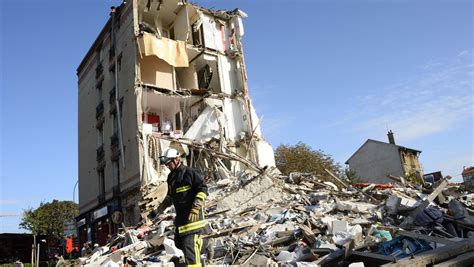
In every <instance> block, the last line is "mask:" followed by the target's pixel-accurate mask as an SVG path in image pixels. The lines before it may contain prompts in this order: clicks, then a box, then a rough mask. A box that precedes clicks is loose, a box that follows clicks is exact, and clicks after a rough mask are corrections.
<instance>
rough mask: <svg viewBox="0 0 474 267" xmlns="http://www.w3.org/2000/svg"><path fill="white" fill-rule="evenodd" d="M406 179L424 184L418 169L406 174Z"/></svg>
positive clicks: (416, 183)
mask: <svg viewBox="0 0 474 267" xmlns="http://www.w3.org/2000/svg"><path fill="white" fill-rule="evenodd" d="M405 180H406V181H407V182H409V183H411V184H415V185H421V184H423V177H421V174H420V173H419V172H418V171H415V170H411V171H409V172H408V173H406V174H405Z"/></svg>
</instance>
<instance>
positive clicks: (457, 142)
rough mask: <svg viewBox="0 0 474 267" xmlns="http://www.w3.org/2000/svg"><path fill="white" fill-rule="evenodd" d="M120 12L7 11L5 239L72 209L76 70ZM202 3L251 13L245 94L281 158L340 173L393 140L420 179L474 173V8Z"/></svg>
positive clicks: (99, 6) (78, 0)
mask: <svg viewBox="0 0 474 267" xmlns="http://www.w3.org/2000/svg"><path fill="white" fill-rule="evenodd" d="M119 3H120V1H113V0H102V1H97V0H67V1H66V0H43V1H36V0H2V1H0V12H1V13H0V27H1V28H0V39H1V40H0V62H1V65H0V82H1V83H0V87H1V95H0V98H1V109H0V116H1V117H0V126H1V131H0V139H1V143H0V150H1V154H0V177H1V184H0V215H1V217H0V232H18V231H22V230H19V229H18V227H17V226H18V222H19V220H20V217H19V216H18V215H21V213H22V211H23V210H24V209H27V208H30V207H32V208H36V207H37V206H38V205H39V203H40V202H41V201H45V202H48V201H51V200H52V199H60V200H72V199H73V189H74V185H75V183H76V180H77V172H78V171H77V147H78V144H77V77H76V68H77V66H78V65H79V63H80V61H81V59H82V58H83V57H84V55H85V54H86V52H87V50H88V49H89V47H90V45H91V44H92V42H93V41H94V40H95V38H96V37H97V35H98V33H99V31H100V30H101V29H102V27H103V25H104V23H105V22H106V20H107V19H108V14H109V7H110V6H112V5H117V4H119ZM197 3H199V4H201V5H203V6H205V7H214V8H216V9H233V8H236V7H239V8H241V9H242V10H244V11H245V12H246V13H248V15H249V17H248V18H247V19H245V20H244V26H245V36H244V49H245V60H246V63H247V70H248V77H249V83H250V93H251V96H252V98H253V103H254V105H255V107H256V109H257V112H258V114H259V116H261V118H262V127H263V132H264V135H265V137H266V139H267V140H268V141H269V142H270V143H271V144H272V145H273V146H274V147H276V146H278V145H279V144H282V143H283V144H295V143H296V142H298V141H302V142H305V143H307V144H309V145H310V146H312V147H313V148H315V149H322V150H324V151H325V152H326V153H329V154H331V155H333V156H334V158H335V159H336V161H338V162H341V163H343V162H345V160H346V159H347V158H348V157H349V156H350V155H351V154H352V153H353V152H354V151H355V150H356V149H357V148H358V147H359V146H360V145H361V144H362V143H363V142H364V141H365V140H366V139H368V138H370V139H376V140H381V141H386V139H387V137H386V132H387V129H391V130H393V131H394V132H395V138H396V141H397V143H398V144H400V145H404V146H407V147H411V148H415V149H419V150H422V151H423V152H422V154H421V162H422V164H423V167H424V170H425V172H431V171H437V170H441V171H442V172H443V174H445V175H452V176H454V178H455V180H457V181H460V180H461V177H460V173H461V171H462V167H463V166H467V165H474V157H473V155H474V144H473V136H474V122H473V113H474V102H473V98H474V96H473V92H474V88H473V86H474V85H473V84H474V81H473V79H474V78H473V77H474V74H473V71H474V67H473V55H474V47H473V40H474V38H473V37H474V36H473V32H474V29H473V27H474V26H473V25H474V21H473V20H474V19H473V17H474V14H473V13H474V11H473V10H474V6H473V2H472V1H467V0H465V1H464V0H450V1H447V0H446V1H437V0H430V1H421V0H413V1H407V0H400V1H393V0H392V1H391V0H389V1H377V0H372V1H362V0H361V1H348V0H345V1H337V0H333V1H329V0H327V1H310V0H307V1H281V0H277V1H263V0H262V1H250V0H244V1H204V0H202V1H197ZM76 200H77V196H76Z"/></svg>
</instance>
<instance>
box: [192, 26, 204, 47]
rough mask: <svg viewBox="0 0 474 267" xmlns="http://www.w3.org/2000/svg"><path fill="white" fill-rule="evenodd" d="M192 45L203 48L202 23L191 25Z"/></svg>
mask: <svg viewBox="0 0 474 267" xmlns="http://www.w3.org/2000/svg"><path fill="white" fill-rule="evenodd" d="M192 28H193V45H194V46H197V47H203V46H204V35H203V30H202V23H198V22H196V23H194V24H193V27H192Z"/></svg>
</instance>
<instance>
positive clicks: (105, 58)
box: [76, 0, 275, 244]
mask: <svg viewBox="0 0 474 267" xmlns="http://www.w3.org/2000/svg"><path fill="white" fill-rule="evenodd" d="M244 17H246V14H245V13H244V12H243V11H241V10H239V9H236V10H233V11H216V10H209V9H205V8H202V7H199V6H196V5H194V4H191V3H188V2H187V1H178V0H167V1H158V0H155V1H153V0H150V1H148V0H134V1H127V2H124V3H122V4H121V5H120V6H119V7H116V8H112V11H111V13H110V18H109V20H108V21H107V23H106V24H105V26H104V27H103V29H102V31H101V32H100V34H99V36H98V37H97V39H96V40H95V42H94V43H93V44H92V46H91V48H90V50H89V51H88V53H87V54H86V56H85V57H84V59H83V60H82V62H81V63H80V65H79V67H78V69H77V75H78V87H79V88H78V99H79V100H78V101H79V110H78V113H79V118H78V119H79V140H78V150H79V213H80V215H79V216H78V217H77V218H76V220H77V226H78V236H79V239H80V243H81V244H82V243H84V242H85V241H86V240H90V241H93V242H96V243H99V244H103V243H105V242H106V240H107V237H108V236H109V235H112V234H114V233H115V232H116V231H117V228H118V224H119V223H121V222H122V221H123V223H124V224H125V225H136V224H137V223H138V222H139V221H140V220H142V219H143V218H142V217H143V216H142V210H141V207H140V201H141V200H142V199H143V195H144V192H145V191H146V190H148V189H149V188H150V187H153V186H155V185H159V184H162V183H163V182H164V181H165V180H166V175H167V170H166V168H163V167H162V166H160V164H159V155H160V154H161V152H162V151H163V150H165V149H166V148H168V147H174V148H176V149H178V150H179V151H181V152H182V154H184V155H186V157H185V160H186V162H187V164H188V165H191V166H194V167H197V168H199V169H201V170H202V171H203V173H204V174H205V175H206V177H213V178H215V179H219V178H223V177H227V176H238V175H241V174H242V173H245V172H247V171H248V170H249V169H255V170H257V169H259V168H262V167H264V166H274V165H275V162H274V156H273V150H272V147H271V146H270V145H269V144H268V143H267V142H266V141H265V140H264V139H263V137H262V133H261V130H260V126H259V121H258V117H257V115H256V112H255V110H254V108H253V106H252V103H251V100H250V98H249V95H248V85H247V74H246V69H245V63H244V56H243V55H244V53H243V47H242V37H243V35H244V28H243V24H242V19H243V18H244Z"/></svg>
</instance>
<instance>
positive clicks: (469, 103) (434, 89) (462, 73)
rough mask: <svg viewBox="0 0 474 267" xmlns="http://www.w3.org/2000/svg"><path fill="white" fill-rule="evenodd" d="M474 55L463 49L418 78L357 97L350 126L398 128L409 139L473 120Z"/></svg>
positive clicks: (400, 136)
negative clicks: (452, 57)
mask: <svg viewBox="0 0 474 267" xmlns="http://www.w3.org/2000/svg"><path fill="white" fill-rule="evenodd" d="M472 55H473V53H472V52H471V51H463V52H461V53H460V54H459V55H458V56H456V58H455V59H454V60H451V61H452V62H447V63H444V62H443V63H436V66H437V68H436V70H434V69H433V68H428V69H427V70H425V72H423V73H422V74H420V75H419V77H418V78H416V79H412V80H410V81H406V82H404V83H398V84H395V85H391V86H387V87H386V88H384V89H381V90H379V91H378V92H377V93H370V94H368V95H365V96H361V97H360V98H359V99H356V103H355V105H353V106H354V110H353V112H351V113H352V115H350V117H349V118H350V119H351V121H352V123H351V124H350V125H351V126H352V127H350V128H351V129H350V130H357V131H360V132H363V133H370V132H374V131H376V132H377V131H380V130H381V129H383V130H385V129H386V128H387V127H388V128H389V129H393V130H394V131H396V132H397V139H398V140H400V141H407V140H413V139H417V138H420V137H424V136H428V135H431V134H434V133H439V132H443V131H446V130H448V129H450V128H453V127H455V126H457V125H459V124H460V123H464V122H465V121H466V120H467V119H471V123H472V117H473V114H474V102H473V98H474V97H473V92H474V88H473V86H474V85H473V77H474V75H473V73H474V68H473V66H474V65H473V62H472ZM461 58H462V59H463V60H459V59H461ZM469 58H470V59H471V60H469ZM466 59H467V60H466ZM354 117H356V118H354ZM341 121H342V122H346V121H347V120H346V119H342V120H341ZM336 125H337V123H335V124H334V125H333V126H336Z"/></svg>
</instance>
